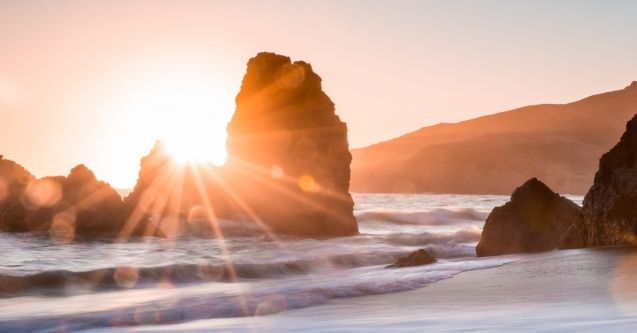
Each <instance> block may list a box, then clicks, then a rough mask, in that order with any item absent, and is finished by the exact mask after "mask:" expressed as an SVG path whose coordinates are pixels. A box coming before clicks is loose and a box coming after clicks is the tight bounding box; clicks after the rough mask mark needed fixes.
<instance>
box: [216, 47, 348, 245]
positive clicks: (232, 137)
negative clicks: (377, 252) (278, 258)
mask: <svg viewBox="0 0 637 333" xmlns="http://www.w3.org/2000/svg"><path fill="white" fill-rule="evenodd" d="M236 103H237V108H236V112H235V114H234V116H233V117H232V120H231V121H230V123H229V124H228V140H227V149H228V163H227V165H226V166H225V168H224V169H225V175H226V176H227V179H228V181H229V183H230V185H231V188H232V190H233V191H234V192H235V193H236V194H237V197H238V198H240V200H241V201H242V205H241V206H242V207H243V208H242V211H243V212H244V213H245V214H244V215H245V216H246V217H248V218H250V219H252V220H255V221H256V222H259V223H260V224H263V225H264V226H266V227H267V228H269V229H271V230H273V231H275V232H281V233H287V234H295V235H303V236H316V237H325V236H343V235H352V234H356V233H357V232H358V227H357V224H356V220H355V219H354V215H353V201H352V197H351V195H350V194H349V181H350V162H351V158H352V157H351V154H350V152H349V149H348V141H347V126H346V124H345V123H344V122H342V121H341V120H340V118H339V117H338V115H336V113H335V109H334V103H333V102H332V101H331V100H330V98H329V97H328V96H327V95H326V94H325V93H324V92H323V90H322V88H321V78H320V77H319V76H318V75H317V74H316V73H314V71H313V70H312V67H311V66H310V64H308V63H305V62H302V61H296V62H291V61H290V58H288V57H286V56H282V55H277V54H273V53H259V54H258V55H257V56H256V57H254V58H252V59H250V61H249V62H248V68H247V72H246V74H245V76H244V78H243V82H242V85H241V90H240V92H239V94H238V95H237V97H236Z"/></svg>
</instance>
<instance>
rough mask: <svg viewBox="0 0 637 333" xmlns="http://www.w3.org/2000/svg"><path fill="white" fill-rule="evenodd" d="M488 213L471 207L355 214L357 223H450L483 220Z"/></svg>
mask: <svg viewBox="0 0 637 333" xmlns="http://www.w3.org/2000/svg"><path fill="white" fill-rule="evenodd" d="M487 215H488V213H485V212H480V211H477V210H475V209H471V208H463V209H442V208H440V209H435V210H432V211H424V212H391V211H372V212H364V213H360V214H358V215H357V216H356V220H357V221H358V222H359V223H374V222H376V223H378V222H382V223H390V224H403V225H451V224H457V223H467V222H484V220H485V219H486V218H487Z"/></svg>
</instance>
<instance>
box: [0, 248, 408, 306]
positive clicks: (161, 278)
mask: <svg viewBox="0 0 637 333" xmlns="http://www.w3.org/2000/svg"><path fill="white" fill-rule="evenodd" d="M404 254H405V253H404V252H403V251H388V252H379V251H369V252H366V253H365V252H364V253H352V254H341V255H332V256H328V257H325V258H320V257H318V258H309V259H306V260H289V261H280V262H270V263H236V264H235V263H233V264H229V263H226V264H216V265H214V264H173V265H166V266H156V267H127V266H119V267H108V268H101V269H94V270H90V271H82V272H75V271H69V270H52V271H45V272H39V273H35V274H29V275H10V274H0V297H4V298H6V297H15V296H20V295H25V294H30V293H34V292H35V293H38V294H39V293H41V294H45V295H65V294H73V293H77V292H81V291H89V290H109V289H127V288H133V287H147V286H153V285H156V284H161V283H170V284H186V283H195V282H212V281H216V282H236V281H240V280H245V279H266V278H276V277H284V276H288V275H299V274H309V273H312V272H320V271H325V270H330V269H333V268H353V267H361V266H373V265H383V264H388V263H391V262H393V261H394V260H396V259H397V258H398V257H400V256H401V255H404Z"/></svg>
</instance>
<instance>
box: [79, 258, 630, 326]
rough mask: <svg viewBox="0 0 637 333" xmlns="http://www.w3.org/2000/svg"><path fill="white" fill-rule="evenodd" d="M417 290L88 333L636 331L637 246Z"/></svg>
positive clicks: (465, 276) (519, 263)
mask: <svg viewBox="0 0 637 333" xmlns="http://www.w3.org/2000/svg"><path fill="white" fill-rule="evenodd" d="M507 257H512V258H519V259H518V260H516V261H514V262H511V263H508V264H505V265H502V266H498V267H494V268H487V269H481V270H475V271H467V272H463V273H460V274H456V275H454V276H452V277H450V278H448V279H445V280H441V281H438V282H435V283H432V284H429V285H427V286H425V287H422V288H420V289H416V290H411V291H405V292H397V293H391V294H384V295H371V296H363V297H355V298H343V299H334V300H331V301H330V302H328V303H327V304H324V305H319V306H314V307H310V308H304V309H298V310H290V311H286V312H282V313H279V314H275V315H270V316H264V317H248V318H223V319H207V320H198V321H193V322H186V323H180V324H174V325H159V326H138V327H123V328H110V329H97V330H87V331H84V332H112V331H114V330H115V331H122V332H210V331H224V332H244V331H259V332H263V331H265V332H279V331H304V332H358V331H365V332H420V331H422V330H432V331H436V332H466V331H471V332H481V331H483V332H490V331H509V332H510V331H523V332H539V331H541V332H572V331H578V332H599V331H600V330H606V331H612V332H633V331H635V329H637V292H636V291H634V290H633V289H634V288H632V277H633V276H635V273H637V247H609V248H597V249H583V250H563V251H552V252H545V253H540V254H532V255H519V256H518V255H512V256H507Z"/></svg>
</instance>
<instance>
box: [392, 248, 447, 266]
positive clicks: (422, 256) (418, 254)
mask: <svg viewBox="0 0 637 333" xmlns="http://www.w3.org/2000/svg"><path fill="white" fill-rule="evenodd" d="M436 261H437V260H436V258H434V257H432V256H431V255H430V254H429V253H427V250H425V249H420V250H416V251H414V252H412V253H410V254H408V255H407V256H405V257H401V258H398V260H397V261H396V262H395V263H393V264H391V265H389V266H387V267H385V268H402V267H412V266H422V265H428V264H433V263H434V262H436Z"/></svg>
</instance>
